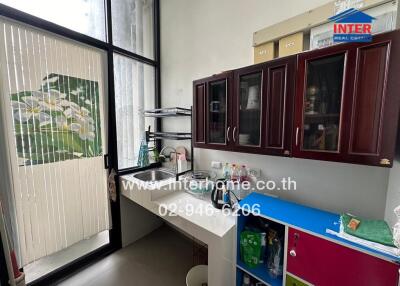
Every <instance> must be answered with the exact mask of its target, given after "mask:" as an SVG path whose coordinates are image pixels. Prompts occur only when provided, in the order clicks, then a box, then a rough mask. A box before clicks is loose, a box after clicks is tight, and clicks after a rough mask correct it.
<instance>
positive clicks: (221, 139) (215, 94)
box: [205, 72, 233, 150]
mask: <svg viewBox="0 0 400 286" xmlns="http://www.w3.org/2000/svg"><path fill="white" fill-rule="evenodd" d="M206 94H207V96H206V103H205V119H206V126H205V140H206V144H205V146H206V147H207V148H212V149H219V150H229V149H230V148H231V144H232V126H231V114H232V112H231V104H232V97H233V95H232V72H224V73H221V74H218V75H215V76H212V77H211V78H208V80H207V92H206Z"/></svg>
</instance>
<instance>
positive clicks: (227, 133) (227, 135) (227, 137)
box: [226, 126, 231, 143]
mask: <svg viewBox="0 0 400 286" xmlns="http://www.w3.org/2000/svg"><path fill="white" fill-rule="evenodd" d="M230 129H231V127H230V126H228V128H227V129H226V141H228V143H229V141H230V140H229V130H230Z"/></svg>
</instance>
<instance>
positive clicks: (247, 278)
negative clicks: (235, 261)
mask: <svg viewBox="0 0 400 286" xmlns="http://www.w3.org/2000/svg"><path fill="white" fill-rule="evenodd" d="M242 286H250V276H249V275H247V274H246V273H244V274H243V283H242Z"/></svg>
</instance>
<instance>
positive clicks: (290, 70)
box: [193, 56, 297, 156]
mask: <svg viewBox="0 0 400 286" xmlns="http://www.w3.org/2000/svg"><path fill="white" fill-rule="evenodd" d="M296 59H297V58H296V56H293V57H287V58H282V59H277V60H274V61H271V62H267V63H263V64H259V65H254V66H250V67H245V68H241V69H238V70H235V71H232V72H225V73H222V74H219V75H215V76H212V77H209V78H205V79H201V80H196V81H194V82H193V102H194V120H193V134H194V146H195V147H199V148H210V149H218V150H228V151H236V152H248V153H257V154H270V155H282V156H290V154H291V146H292V143H291V137H292V125H293V120H292V116H293V100H294V93H295V89H294V87H295V77H294V75H295V70H296ZM203 114H204V116H203Z"/></svg>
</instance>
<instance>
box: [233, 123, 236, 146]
mask: <svg viewBox="0 0 400 286" xmlns="http://www.w3.org/2000/svg"><path fill="white" fill-rule="evenodd" d="M232 134H233V142H235V143H236V136H235V134H236V126H235V127H233V132H232Z"/></svg>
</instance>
